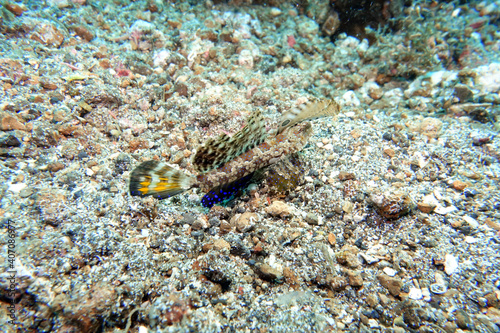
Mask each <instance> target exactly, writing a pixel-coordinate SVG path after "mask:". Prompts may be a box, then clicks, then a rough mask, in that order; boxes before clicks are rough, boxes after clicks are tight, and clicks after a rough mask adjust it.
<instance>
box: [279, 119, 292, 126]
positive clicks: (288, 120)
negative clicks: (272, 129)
mask: <svg viewBox="0 0 500 333" xmlns="http://www.w3.org/2000/svg"><path fill="white" fill-rule="evenodd" d="M288 124H290V119H287V120H285V121H284V122H282V123H281V126H286V125H288Z"/></svg>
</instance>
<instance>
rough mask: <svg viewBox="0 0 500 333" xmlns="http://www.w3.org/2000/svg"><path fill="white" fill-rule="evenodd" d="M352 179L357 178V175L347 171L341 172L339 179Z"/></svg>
mask: <svg viewBox="0 0 500 333" xmlns="http://www.w3.org/2000/svg"><path fill="white" fill-rule="evenodd" d="M350 179H356V176H355V175H354V174H353V173H351V172H346V171H340V172H339V180H341V181H344V180H350Z"/></svg>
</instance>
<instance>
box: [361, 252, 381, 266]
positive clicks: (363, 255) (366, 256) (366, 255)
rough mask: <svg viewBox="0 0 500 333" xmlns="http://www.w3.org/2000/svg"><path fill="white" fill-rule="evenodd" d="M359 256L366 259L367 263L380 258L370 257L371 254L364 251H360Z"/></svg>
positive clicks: (372, 262)
mask: <svg viewBox="0 0 500 333" xmlns="http://www.w3.org/2000/svg"><path fill="white" fill-rule="evenodd" d="M359 256H360V257H361V258H363V260H364V261H366V263H367V264H368V265H371V264H375V263H377V262H379V261H380V259H378V258H375V257H372V256H371V255H368V254H365V253H360V254H359Z"/></svg>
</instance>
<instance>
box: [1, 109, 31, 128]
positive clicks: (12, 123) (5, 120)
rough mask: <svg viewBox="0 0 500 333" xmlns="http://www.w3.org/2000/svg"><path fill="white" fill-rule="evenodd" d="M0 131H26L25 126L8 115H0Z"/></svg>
mask: <svg viewBox="0 0 500 333" xmlns="http://www.w3.org/2000/svg"><path fill="white" fill-rule="evenodd" d="M0 130H2V131H12V130H19V131H26V126H24V125H23V124H22V123H21V122H20V121H19V120H17V118H16V117H14V116H12V115H10V114H8V113H2V114H0Z"/></svg>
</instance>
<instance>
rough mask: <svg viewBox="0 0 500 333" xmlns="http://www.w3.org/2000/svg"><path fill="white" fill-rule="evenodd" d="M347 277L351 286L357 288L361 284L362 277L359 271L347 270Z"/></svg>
mask: <svg viewBox="0 0 500 333" xmlns="http://www.w3.org/2000/svg"><path fill="white" fill-rule="evenodd" d="M347 278H348V281H349V285H350V286H351V287H355V288H359V287H362V286H363V277H362V276H361V274H360V272H357V271H351V270H347Z"/></svg>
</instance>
